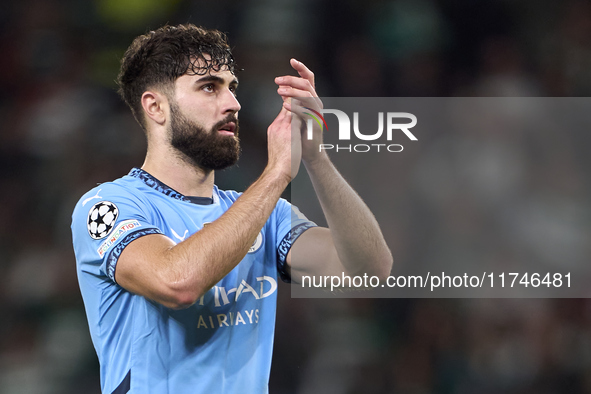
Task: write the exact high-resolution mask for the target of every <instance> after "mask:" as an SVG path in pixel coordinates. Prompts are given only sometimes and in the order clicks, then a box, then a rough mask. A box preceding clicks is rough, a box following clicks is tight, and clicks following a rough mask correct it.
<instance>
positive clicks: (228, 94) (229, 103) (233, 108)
mask: <svg viewBox="0 0 591 394" xmlns="http://www.w3.org/2000/svg"><path fill="white" fill-rule="evenodd" d="M240 108H242V107H241V106H240V103H239V102H238V99H237V98H236V96H235V95H234V93H233V92H232V91H231V90H230V89H226V91H225V97H224V107H223V112H224V113H226V112H238V111H240Z"/></svg>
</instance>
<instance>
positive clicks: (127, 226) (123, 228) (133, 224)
mask: <svg viewBox="0 0 591 394" xmlns="http://www.w3.org/2000/svg"><path fill="white" fill-rule="evenodd" d="M140 226H141V224H140V222H138V221H137V220H134V219H131V220H124V221H123V222H121V223H119V225H118V226H117V227H115V230H114V231H113V234H112V235H111V236H110V237H109V238H108V239H107V240H105V242H103V243H102V244H101V246H100V247H99V248H98V249H97V250H96V251H97V252H98V254H99V256H101V257H103V256H104V255H105V253H106V252H107V250H109V248H110V247H111V246H113V244H114V243H115V242H117V240H118V239H119V238H121V236H122V235H123V234H125V233H126V232H128V231H131V230H134V229H136V228H138V227H140Z"/></svg>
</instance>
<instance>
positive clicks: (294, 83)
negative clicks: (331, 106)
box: [275, 75, 316, 95]
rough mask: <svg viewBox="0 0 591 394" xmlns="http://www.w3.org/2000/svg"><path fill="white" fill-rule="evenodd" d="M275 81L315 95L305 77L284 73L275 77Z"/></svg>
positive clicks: (280, 84)
mask: <svg viewBox="0 0 591 394" xmlns="http://www.w3.org/2000/svg"><path fill="white" fill-rule="evenodd" d="M275 83H276V84H277V85H279V86H290V87H293V88H296V89H301V90H306V91H308V92H310V94H312V95H316V90H314V86H312V84H311V83H310V81H308V80H307V79H304V78H301V77H294V76H293V75H285V76H281V77H277V78H275Z"/></svg>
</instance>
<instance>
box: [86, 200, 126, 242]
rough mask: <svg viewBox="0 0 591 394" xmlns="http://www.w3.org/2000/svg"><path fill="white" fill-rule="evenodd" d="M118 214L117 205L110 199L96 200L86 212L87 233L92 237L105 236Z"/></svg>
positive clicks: (100, 237) (99, 237)
mask: <svg viewBox="0 0 591 394" xmlns="http://www.w3.org/2000/svg"><path fill="white" fill-rule="evenodd" d="M117 216H119V209H118V208H117V205H115V204H113V203H112V202H110V201H101V202H97V203H96V204H94V205H93V206H92V208H91V209H90V212H88V221H87V227H88V234H89V235H90V237H91V238H93V239H102V238H105V237H106V236H107V235H108V234H109V233H110V232H111V230H112V229H113V226H114V225H115V221H116V220H117Z"/></svg>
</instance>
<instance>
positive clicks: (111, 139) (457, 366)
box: [0, 0, 591, 394]
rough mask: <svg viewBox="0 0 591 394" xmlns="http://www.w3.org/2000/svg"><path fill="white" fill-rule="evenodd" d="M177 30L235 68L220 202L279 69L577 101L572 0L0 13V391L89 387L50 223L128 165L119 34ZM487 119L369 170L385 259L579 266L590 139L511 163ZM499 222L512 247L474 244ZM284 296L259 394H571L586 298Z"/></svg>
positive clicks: (133, 148) (256, 169) (578, 13)
mask: <svg viewBox="0 0 591 394" xmlns="http://www.w3.org/2000/svg"><path fill="white" fill-rule="evenodd" d="M184 22H191V23H195V24H198V25H204V26H206V27H210V28H218V29H220V30H222V31H225V32H227V34H228V36H229V40H230V44H231V45H232V47H233V48H234V49H233V50H234V55H235V58H236V60H237V62H238V64H239V66H240V68H241V69H243V70H242V71H240V72H239V74H238V77H239V78H240V89H239V92H238V97H239V100H240V101H241V104H242V111H241V113H240V119H241V140H242V145H243V154H242V158H241V161H240V162H239V164H238V166H237V167H236V168H233V169H229V170H226V171H223V172H221V173H220V174H218V175H217V179H216V183H217V184H218V185H219V186H220V187H221V188H226V189H235V190H244V189H245V188H246V187H248V185H249V184H250V183H251V182H252V181H254V180H255V179H256V177H257V175H258V174H260V172H261V171H262V169H263V168H264V166H265V159H266V157H265V155H266V145H265V138H266V128H267V125H268V124H269V123H270V122H271V121H272V119H273V118H274V117H275V115H276V113H277V112H278V111H279V109H280V105H281V103H280V99H279V98H278V97H277V94H276V90H275V89H276V88H275V85H274V83H273V78H274V77H275V76H278V75H282V74H284V73H288V72H290V68H289V62H288V61H289V59H290V58H291V57H295V58H297V59H299V60H301V61H303V62H304V63H306V64H307V65H308V66H309V67H310V68H311V69H312V70H313V71H314V72H315V74H316V79H317V90H318V92H319V94H320V95H321V96H327V97H329V96H342V97H395V96H396V97H421V96H424V97H432V96H439V97H446V96H462V97H482V96H503V97H505V96H544V97H557V96H558V97H566V96H581V97H584V96H589V95H590V93H591V2H589V1H583V0H565V1H562V2H556V1H550V0H535V1H534V0H518V1H508V0H505V1H503V0H479V1H470V0H364V1H361V0H341V1H337V0H298V1H296V0H242V1H230V0H218V1H215V2H198V1H190V0H143V1H135V0H88V1H84V0H21V1H18V2H17V1H5V2H2V4H0V53H1V54H2V60H1V61H0V119H1V120H2V127H1V129H0V163H1V165H0V190H1V191H2V193H1V194H0V275H1V276H2V277H3V278H4V280H3V285H2V286H0V314H1V316H2V318H1V319H0V393H6V394H20V393H26V394H70V393H88V394H95V393H97V394H98V393H99V392H100V388H99V378H98V362H97V359H96V355H95V353H94V349H93V347H92V343H91V342H90V335H89V332H88V327H87V323H86V317H85V314H84V309H83V304H82V300H81V296H80V293H79V290H78V285H77V279H76V272H75V260H74V255H73V251H72V247H71V236H70V228H69V226H70V218H71V212H72V209H73V207H74V205H75V203H76V201H77V200H78V199H79V198H80V196H81V195H82V194H83V193H85V192H86V191H87V190H89V189H90V188H92V187H93V186H94V185H96V184H97V183H100V182H106V181H109V180H113V179H115V178H118V177H120V176H122V175H124V174H126V173H127V172H128V171H129V169H130V168H131V167H134V166H136V167H139V166H141V164H142V161H143V155H144V150H145V141H144V136H143V133H142V131H141V130H140V128H139V126H138V125H137V124H135V121H134V120H133V118H132V116H131V113H130V111H129V110H128V109H127V108H126V107H125V105H124V104H123V103H122V101H121V100H120V99H119V97H118V96H117V94H116V86H115V83H114V80H115V78H116V75H117V72H118V66H119V59H120V57H121V56H122V54H123V52H124V51H125V49H126V47H127V46H128V45H129V44H130V43H131V41H132V39H133V38H134V37H135V36H137V35H139V34H142V33H144V32H146V31H148V30H149V29H153V28H157V27H159V26H161V25H163V24H165V23H171V24H175V23H184ZM488 126H489V127H484V128H482V130H481V131H480V132H479V133H469V132H467V131H466V130H462V129H461V128H458V129H457V130H455V131H454V130H452V129H450V130H445V133H444V134H442V135H439V136H437V144H435V145H433V146H434V148H433V149H432V150H429V151H426V153H425V154H424V155H423V154H421V155H417V156H404V155H401V156H399V157H400V158H397V159H396V160H399V162H398V163H396V162H393V163H392V168H390V169H388V172H384V174H382V176H383V177H385V178H386V179H387V178H388V177H390V178H391V179H393V182H394V180H395V182H396V187H388V186H385V187H386V189H387V191H388V193H392V194H391V195H392V198H391V205H392V211H391V212H392V220H395V221H397V223H398V224H397V227H396V229H397V230H396V231H395V232H394V233H391V234H386V237H387V239H388V242H389V245H390V247H391V249H392V252H393V255H394V260H395V262H396V264H401V265H404V264H413V262H416V261H421V260H424V259H434V258H438V259H441V260H442V262H441V264H442V266H445V264H446V260H445V259H446V258H449V259H455V260H462V259H465V260H467V261H474V260H475V258H476V259H480V258H482V256H486V258H489V259H493V260H494V259H496V260H498V261H500V262H502V261H505V260H507V261H510V260H512V259H521V258H524V256H522V255H520V253H518V252H516V250H518V251H521V250H522V249H521V248H512V246H511V245H512V244H511V242H512V241H515V240H517V241H515V242H521V243H522V244H526V245H530V246H529V249H528V250H529V253H531V256H535V257H536V258H538V259H540V260H542V261H545V262H549V263H554V264H558V263H559V262H561V261H562V262H566V263H568V262H570V261H575V262H578V263H584V262H585V260H586V258H588V256H589V245H591V237H590V234H591V231H590V226H591V220H590V218H591V217H590V212H591V211H590V208H591V205H590V201H591V179H590V177H589V176H588V175H586V174H587V172H586V170H585V168H591V155H589V154H588V153H587V151H586V146H588V144H587V143H588V142H591V137H590V135H591V134H589V133H586V132H584V131H585V130H584V128H579V129H578V130H567V131H565V130H554V131H548V130H546V131H544V133H540V136H534V137H530V138H529V139H528V147H527V148H524V145H523V141H521V140H519V139H517V138H516V136H515V135H514V134H512V133H511V132H510V130H506V129H503V127H502V125H500V127H498V128H496V127H491V126H494V124H492V125H491V124H488ZM443 146H445V147H446V148H445V149H443V148H441V149H438V148H439V147H443ZM444 152H445V153H444ZM457 160H460V161H457ZM457 162H461V163H469V164H470V166H469V168H468V171H465V172H463V173H462V172H461V169H459V168H457V167H454V165H455V164H454V163H457ZM398 164H399V165H398ZM458 172H460V173H461V174H460V175H457V174H458ZM450 174H452V175H450ZM385 183H386V184H387V183H388V182H385ZM389 195H390V194H389ZM286 197H287V198H289V194H286ZM411 200H412V203H411ZM513 201H518V204H517V203H512V202H513ZM493 213H494V214H493ZM499 221H503V223H504V224H505V225H507V223H509V224H510V226H509V227H510V228H511V229H512V232H510V233H505V234H503V236H495V234H497V233H496V232H495V227H494V226H495V225H498V223H499ZM482 229H486V231H485V230H482ZM540 239H542V240H543V241H542V242H539V240H540ZM535 240H537V241H535ZM425 242H426V243H427V244H428V245H429V246H428V247H425ZM528 242H529V243H528ZM289 290H290V289H289V286H288V285H282V286H280V294H279V298H280V300H279V310H278V321H277V329H276V343H275V352H274V362H273V368H272V372H271V384H270V391H271V393H273V394H303V393H306V394H308V393H323V394H332V393H334V394H337V393H338V394H357V393H363V394H374V393H375V394H378V393H380V394H381V393H402V394H407V393H408V394H428V393H433V394H447V393H450V394H451V393H453V394H465V393H466V394H468V393H481V394H488V393H491V394H493V393H495V394H496V393H507V394H534V393H535V394H554V393H573V394H578V393H591V302H589V300H588V299H338V300H306V299H291V298H290V291H289Z"/></svg>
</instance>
